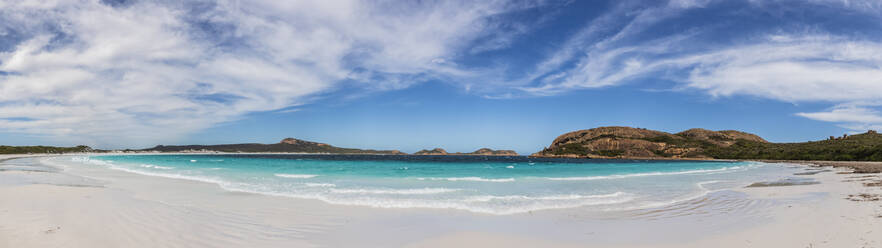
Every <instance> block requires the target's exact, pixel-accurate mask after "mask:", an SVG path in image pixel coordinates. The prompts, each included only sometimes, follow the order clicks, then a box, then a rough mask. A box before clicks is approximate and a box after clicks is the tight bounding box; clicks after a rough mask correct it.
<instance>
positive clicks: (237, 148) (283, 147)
mask: <svg viewBox="0 0 882 248" xmlns="http://www.w3.org/2000/svg"><path fill="white" fill-rule="evenodd" d="M142 151H156V152H212V151H214V152H283V153H284V152H287V153H333V154H405V153H402V152H400V151H397V150H362V149H354V148H341V147H336V146H332V145H328V144H324V143H318V142H312V141H305V140H299V139H295V138H285V139H283V140H282V141H280V142H279V143H275V144H257V143H246V144H225V145H183V146H164V145H159V146H156V147H153V148H148V149H144V150H142Z"/></svg>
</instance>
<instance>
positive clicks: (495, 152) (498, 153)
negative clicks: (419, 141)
mask: <svg viewBox="0 0 882 248" xmlns="http://www.w3.org/2000/svg"><path fill="white" fill-rule="evenodd" d="M413 155H474V156H517V155H518V153H517V152H515V151H512V150H493V149H490V148H481V149H478V150H476V151H474V152H468V153H462V152H455V153H448V152H447V151H445V150H444V149H441V148H435V149H432V150H420V151H418V152H415V153H413Z"/></svg>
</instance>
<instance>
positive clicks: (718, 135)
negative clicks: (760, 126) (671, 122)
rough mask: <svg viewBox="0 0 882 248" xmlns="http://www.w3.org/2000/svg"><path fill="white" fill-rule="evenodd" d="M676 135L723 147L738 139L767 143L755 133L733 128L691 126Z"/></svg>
mask: <svg viewBox="0 0 882 248" xmlns="http://www.w3.org/2000/svg"><path fill="white" fill-rule="evenodd" d="M677 136H681V137H684V138H688V139H694V140H701V141H705V142H710V143H713V144H715V145H718V146H723V147H729V146H731V145H732V144H735V142H736V141H738V140H748V141H755V142H763V143H768V141H766V140H765V139H763V138H761V137H760V136H757V135H755V134H751V133H745V132H741V131H735V130H723V131H711V130H707V129H701V128H693V129H689V130H686V131H683V132H679V133H677Z"/></svg>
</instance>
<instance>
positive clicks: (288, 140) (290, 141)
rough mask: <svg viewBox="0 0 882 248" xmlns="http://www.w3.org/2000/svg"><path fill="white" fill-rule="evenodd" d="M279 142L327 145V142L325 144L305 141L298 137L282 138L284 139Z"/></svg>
mask: <svg viewBox="0 0 882 248" xmlns="http://www.w3.org/2000/svg"><path fill="white" fill-rule="evenodd" d="M279 144H288V145H313V146H329V145H328V144H325V143H318V142H312V141H305V140H299V139H295V138H284V139H282V141H279Z"/></svg>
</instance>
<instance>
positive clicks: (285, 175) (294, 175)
mask: <svg viewBox="0 0 882 248" xmlns="http://www.w3.org/2000/svg"><path fill="white" fill-rule="evenodd" d="M273 175H275V176H277V177H284V178H313V177H317V176H318V175H309V174H273Z"/></svg>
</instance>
